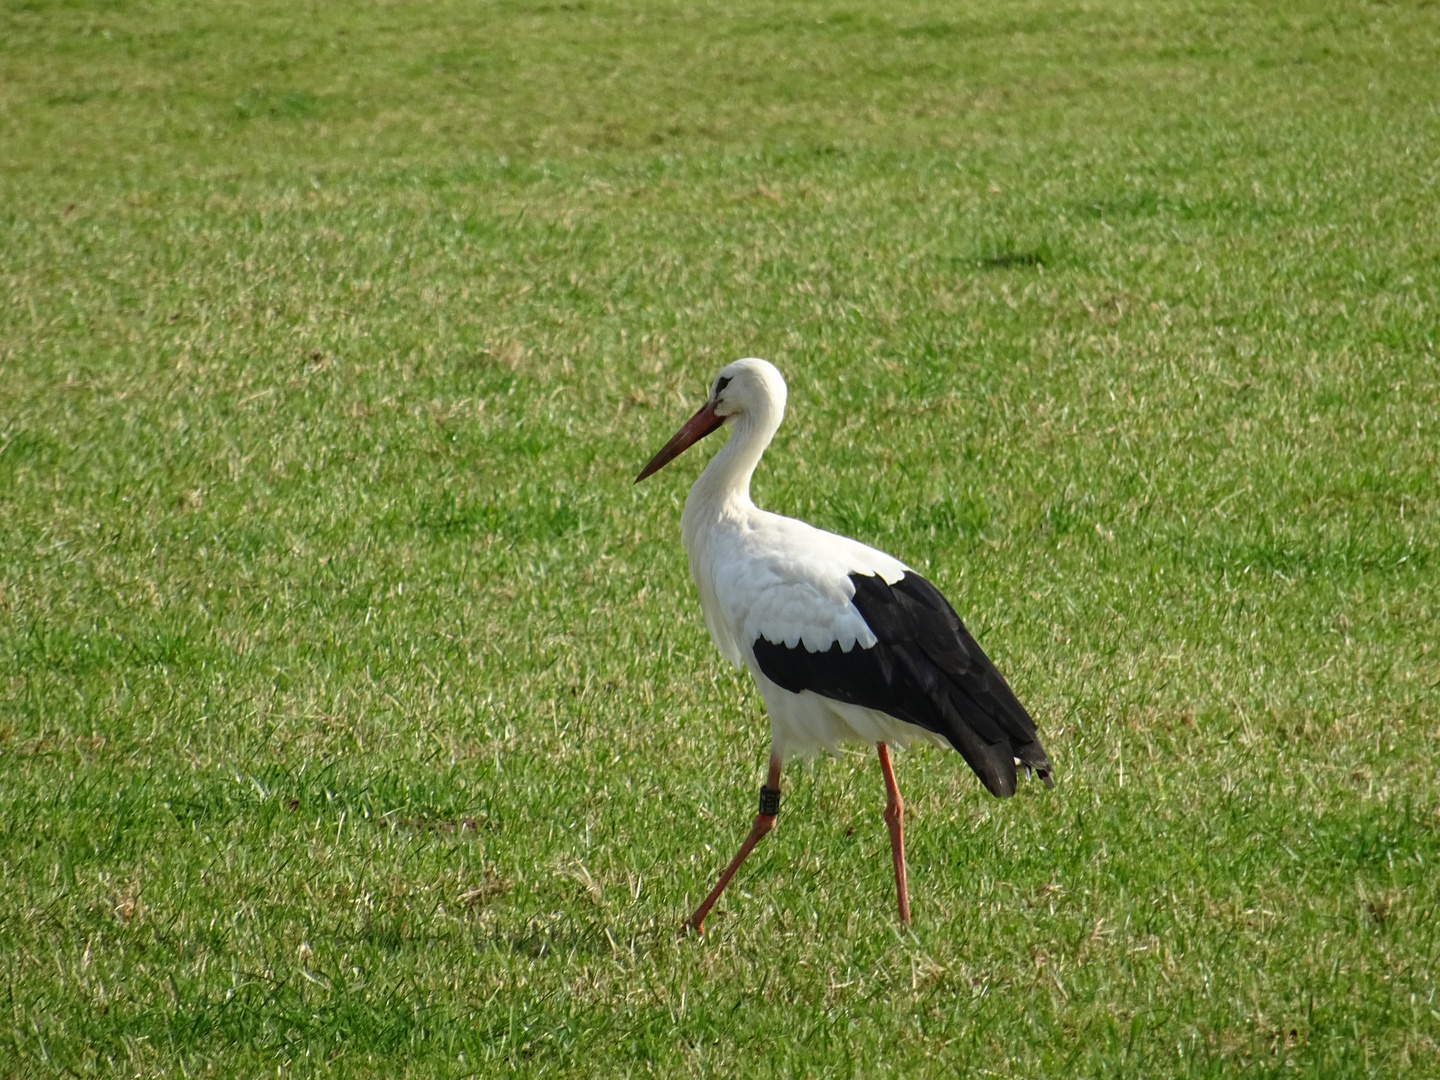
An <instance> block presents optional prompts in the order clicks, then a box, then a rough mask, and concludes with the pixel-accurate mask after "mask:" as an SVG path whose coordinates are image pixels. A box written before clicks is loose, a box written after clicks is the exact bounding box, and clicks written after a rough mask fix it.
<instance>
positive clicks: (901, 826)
mask: <svg viewBox="0 0 1440 1080" xmlns="http://www.w3.org/2000/svg"><path fill="white" fill-rule="evenodd" d="M875 748H876V749H877V750H878V751H879V752H880V771H881V772H882V773H884V774H885V824H886V825H888V826H889V827H890V855H891V856H892V858H893V859H894V860H895V901H896V903H897V904H898V905H899V907H900V921H901V922H902V923H906V924H908V923H909V922H910V888H909V886H908V885H906V883H905V804H904V803H903V802H901V801H900V788H899V787H898V786H897V785H896V783H895V770H894V769H892V768H891V767H890V748H889V747H888V746H886V745H885V744H884V743H883V742H882V743H876V744H875Z"/></svg>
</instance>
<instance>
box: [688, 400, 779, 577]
mask: <svg viewBox="0 0 1440 1080" xmlns="http://www.w3.org/2000/svg"><path fill="white" fill-rule="evenodd" d="M784 415H785V407H784V406H783V405H780V406H779V407H772V408H769V409H765V410H757V411H755V412H745V413H741V414H740V415H739V416H737V417H736V418H735V419H734V420H733V421H731V424H730V428H731V431H730V438H729V439H728V440H727V441H726V443H725V445H724V446H722V447H721V448H720V450H719V452H717V453H716V455H715V456H714V457H713V458H711V459H710V464H709V465H707V466H705V471H704V472H702V473H701V474H700V479H698V480H696V481H695V485H694V487H692V488H691V489H690V494H689V496H688V497H687V498H686V499H685V512H684V513H683V514H681V516H680V540H681V542H682V543H683V544H684V545H685V550H686V551H690V552H693V551H694V550H695V543H696V541H697V539H698V538H699V535H700V533H701V532H702V531H703V530H704V528H705V527H706V526H707V525H712V524H714V523H716V522H717V521H720V520H723V519H726V518H730V519H736V520H739V519H743V518H744V517H745V516H747V515H748V514H751V513H753V512H754V511H755V504H754V503H753V502H751V501H750V478H751V477H752V476H754V475H755V466H757V465H759V464H760V458H761V456H762V455H763V454H764V453H765V448H766V447H767V446H769V445H770V440H771V439H772V438H774V437H775V431H776V429H777V428H779V426H780V421H781V420H782V419H783V418H784Z"/></svg>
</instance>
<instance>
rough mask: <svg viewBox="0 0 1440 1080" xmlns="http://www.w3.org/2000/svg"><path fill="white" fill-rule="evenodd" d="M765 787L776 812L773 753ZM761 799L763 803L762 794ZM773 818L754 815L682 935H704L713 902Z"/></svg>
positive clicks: (777, 769) (776, 773) (777, 774)
mask: <svg viewBox="0 0 1440 1080" xmlns="http://www.w3.org/2000/svg"><path fill="white" fill-rule="evenodd" d="M766 787H767V788H768V789H769V790H770V791H773V792H774V793H775V796H774V797H775V800H776V803H775V806H776V810H777V812H778V810H779V798H780V759H779V758H778V757H776V756H775V755H774V754H773V753H772V754H771V755H770V776H769V779H768V780H767V781H766ZM761 797H762V803H763V798H764V793H763V792H762V796H761ZM762 809H763V806H762ZM775 817H776V815H775V814H765V813H759V814H756V815H755V823H754V824H753V825H751V826H750V835H749V836H747V837H745V842H744V843H742V844H741V845H740V850H739V851H738V852H737V853H736V855H735V858H733V859H731V860H730V865H729V866H727V867H726V868H725V872H724V873H723V874H721V875H720V880H719V881H717V882H716V883H715V887H714V888H713V889H711V890H710V895H709V896H707V897H705V899H704V900H702V901H701V902H700V906H699V907H698V908H696V909H695V914H694V915H691V916H690V918H688V919H686V920H685V925H684V926H682V927H681V928H680V929H681V932H682V933H683V932H684V931H685V930H686V929H688V928H694V930H695V932H696V933H697V934H703V933H705V916H707V915H709V914H710V909H711V908H712V907H714V906H715V901H716V900H719V899H720V894H721V893H722V892H724V891H725V886H726V885H729V884H730V879H731V878H733V877H734V876H735V871H736V870H739V869H740V864H741V863H743V862H744V861H745V856H747V855H749V854H750V852H751V851H752V850H753V849H754V847H755V845H756V844H758V843H759V842H760V841H761V840H762V839H763V838H764V836H765V834H766V833H768V832H769V831H770V830H771V829H773V828H774V827H775Z"/></svg>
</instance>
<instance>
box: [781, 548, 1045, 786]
mask: <svg viewBox="0 0 1440 1080" xmlns="http://www.w3.org/2000/svg"><path fill="white" fill-rule="evenodd" d="M849 579H850V582H851V583H852V584H853V585H854V587H855V595H854V597H853V598H852V599H851V601H850V603H851V604H852V605H853V606H854V608H855V610H856V611H858V612H859V614H860V616H861V617H862V618H863V619H864V620H865V623H866V625H867V626H869V628H870V630H871V632H872V633H873V635H874V638H875V641H874V643H873V644H869V642H868V641H867V640H865V639H868V638H869V636H870V635H868V634H867V635H863V636H862V637H861V639H859V640H855V641H854V643H853V645H852V647H851V648H850V649H849V650H848V651H846V650H845V649H844V648H842V645H841V642H840V641H835V642H834V643H833V644H832V645H830V647H829V648H828V649H827V650H825V651H819V652H813V651H811V650H810V649H808V648H806V643H805V642H804V641H794V642H793V643H792V644H789V645H787V644H786V643H785V642H784V641H783V640H781V641H772V640H770V635H767V634H766V633H765V632H763V631H762V632H761V633H760V634H759V635H758V636H757V637H756V638H755V641H754V650H755V661H756V663H757V664H758V665H759V667H760V670H761V671H762V672H764V673H765V675H766V677H767V678H769V679H770V680H771V681H772V682H774V683H775V684H776V685H777V686H780V687H783V688H784V689H786V690H789V691H791V692H792V693H799V692H800V691H802V690H811V691H814V692H815V693H817V694H819V695H821V696H822V697H828V698H833V699H834V700H836V701H844V702H848V703H850V704H852V705H860V706H863V707H865V708H868V709H875V710H877V711H879V712H883V713H887V714H889V715H890V716H894V717H896V718H898V719H900V720H904V721H906V722H907V723H911V724H916V725H918V726H920V727H922V728H925V729H926V730H927V731H933V732H936V733H937V734H940V735H943V736H944V737H945V738H946V739H947V740H949V742H950V745H951V746H953V747H955V749H956V750H958V751H960V753H961V755H963V756H964V758H965V760H966V761H967V762H968V763H969V765H970V767H971V768H972V769H974V770H975V775H976V776H978V777H980V780H981V781H982V782H983V783H984V784H985V786H986V787H987V788H989V789H990V793H991V794H992V795H997V796H999V797H1001V798H1006V797H1008V796H1010V795H1013V794H1015V762H1016V760H1017V759H1018V760H1019V761H1020V762H1021V763H1022V764H1024V765H1026V766H1028V767H1030V768H1033V769H1034V770H1035V772H1036V773H1037V774H1039V776H1040V779H1041V780H1043V781H1044V782H1045V785H1046V786H1047V787H1051V786H1053V784H1052V782H1051V779H1050V760H1049V759H1048V758H1047V757H1046V756H1045V749H1044V747H1042V746H1041V745H1040V738H1039V734H1038V732H1037V731H1036V730H1035V722H1034V721H1033V720H1031V719H1030V714H1029V713H1027V712H1026V711H1025V707H1024V706H1023V705H1021V704H1020V702H1019V700H1018V699H1017V698H1016V697H1015V694H1014V692H1013V691H1012V690H1011V689H1010V687H1009V685H1008V684H1007V683H1006V682H1005V679H1004V677H1003V676H1001V674H1000V672H999V671H997V670H996V668H995V665H994V664H992V663H991V662H990V658H989V657H987V656H986V655H985V654H984V653H983V652H981V650H980V646H979V645H977V644H976V643H975V639H974V638H973V637H971V636H970V633H969V631H967V630H966V629H965V626H964V624H963V623H961V621H960V617H959V616H958V615H956V614H955V609H954V608H952V607H951V606H950V604H949V602H948V601H947V600H946V599H945V597H943V596H942V595H940V590H938V589H937V588H935V586H934V585H931V584H930V582H928V581H926V580H925V579H924V578H923V577H921V576H920V575H919V574H917V573H915V572H914V571H913V570H907V571H906V572H905V574H904V576H903V577H901V578H900V579H899V580H897V581H895V582H894V584H887V583H886V581H885V579H884V578H883V577H882V576H880V575H879V574H873V575H867V574H859V573H852V574H850V575H849ZM776 636H778V635H776ZM866 645H868V647H864V646H866Z"/></svg>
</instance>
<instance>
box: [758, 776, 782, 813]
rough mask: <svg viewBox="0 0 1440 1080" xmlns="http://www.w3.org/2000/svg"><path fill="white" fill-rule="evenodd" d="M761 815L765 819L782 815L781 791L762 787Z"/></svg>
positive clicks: (762, 785)
mask: <svg viewBox="0 0 1440 1080" xmlns="http://www.w3.org/2000/svg"><path fill="white" fill-rule="evenodd" d="M760 813H761V815H762V816H764V817H774V816H775V815H776V814H778V813H780V789H779V788H773V787H766V786H765V785H764V784H761V785H760Z"/></svg>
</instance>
